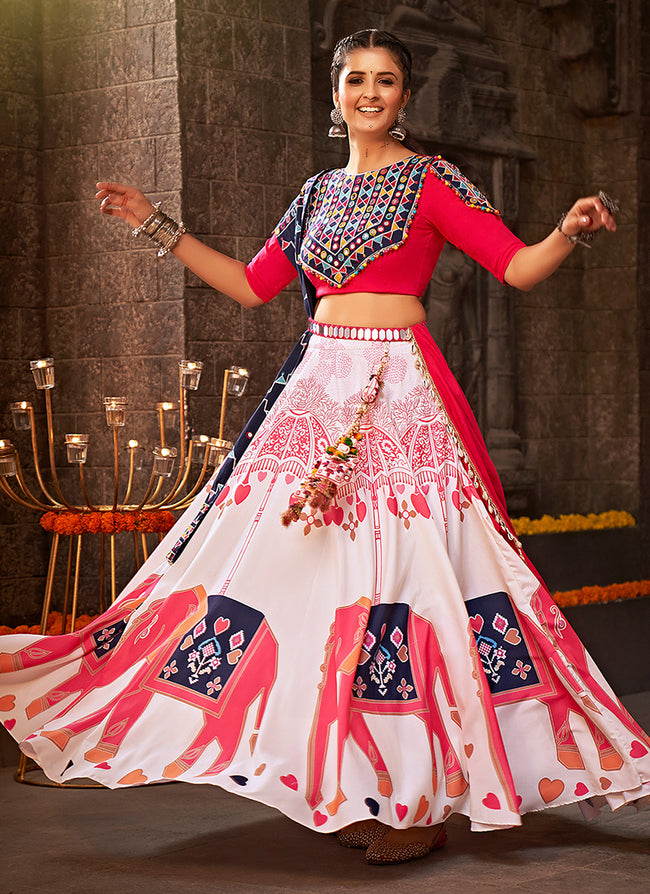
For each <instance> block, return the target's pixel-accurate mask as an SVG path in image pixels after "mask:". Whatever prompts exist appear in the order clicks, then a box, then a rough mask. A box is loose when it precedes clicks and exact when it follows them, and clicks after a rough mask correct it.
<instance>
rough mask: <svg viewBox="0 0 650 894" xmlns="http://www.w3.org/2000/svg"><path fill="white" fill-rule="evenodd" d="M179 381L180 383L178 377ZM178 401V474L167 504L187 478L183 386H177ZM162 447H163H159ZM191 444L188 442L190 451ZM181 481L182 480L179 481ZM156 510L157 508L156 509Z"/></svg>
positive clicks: (167, 498)
mask: <svg viewBox="0 0 650 894" xmlns="http://www.w3.org/2000/svg"><path fill="white" fill-rule="evenodd" d="M179 381H182V380H181V379H180V376H179ZM179 391H180V394H179V400H178V412H179V414H180V415H179V422H178V431H179V438H178V439H179V441H180V456H179V459H178V472H177V473H176V480H175V481H174V484H173V487H172V489H171V490H170V491H169V493H168V494H167V497H166V498H165V502H169V501H170V500H174V499H176V496H177V494H178V493H179V491H180V489H181V488H182V486H183V484H184V482H185V479H186V478H187V474H186V469H185V456H186V450H185V390H184V389H183V385H182V384H180V385H179ZM161 446H163V445H161ZM191 447H192V444H191V442H190V449H191ZM188 469H189V463H188ZM181 479H182V480H181ZM156 508H158V507H156Z"/></svg>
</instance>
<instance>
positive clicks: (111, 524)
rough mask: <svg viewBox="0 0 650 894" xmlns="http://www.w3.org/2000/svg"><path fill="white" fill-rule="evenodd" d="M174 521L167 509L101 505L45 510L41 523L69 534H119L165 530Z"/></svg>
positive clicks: (45, 527) (50, 529)
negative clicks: (97, 508) (91, 508)
mask: <svg viewBox="0 0 650 894" xmlns="http://www.w3.org/2000/svg"><path fill="white" fill-rule="evenodd" d="M173 525H174V516H173V515H172V513H171V512H169V511H168V510H153V509H142V510H141V511H140V512H137V511H136V510H134V509H127V510H124V511H122V510H115V511H113V510H111V509H102V510H100V511H97V512H71V511H69V510H60V511H58V512H45V513H43V515H42V516H41V527H43V528H44V529H45V530H46V531H49V532H51V533H56V534H62V535H64V536H66V537H72V536H73V535H75V534H97V533H99V532H100V531H101V532H102V533H103V534H119V533H120V532H121V531H138V532H140V533H142V534H166V533H167V531H169V529H170V528H172V527H173Z"/></svg>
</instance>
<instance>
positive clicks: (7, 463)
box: [0, 439, 16, 478]
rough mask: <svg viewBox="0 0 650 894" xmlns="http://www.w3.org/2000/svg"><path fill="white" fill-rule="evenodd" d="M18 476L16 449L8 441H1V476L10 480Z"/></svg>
mask: <svg viewBox="0 0 650 894" xmlns="http://www.w3.org/2000/svg"><path fill="white" fill-rule="evenodd" d="M15 474H16V448H15V447H14V445H13V444H12V443H11V441H7V440H6V439H4V440H0V476H2V477H3V478H8V477H9V476H10V475H15Z"/></svg>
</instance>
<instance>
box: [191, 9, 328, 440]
mask: <svg viewBox="0 0 650 894" xmlns="http://www.w3.org/2000/svg"><path fill="white" fill-rule="evenodd" d="M178 6H179V62H180V87H179V94H180V110H181V118H182V139H183V172H184V192H183V214H184V218H185V221H186V222H187V224H188V226H189V228H190V230H191V231H192V232H193V233H195V234H196V235H197V236H198V237H199V238H200V239H202V240H203V241H205V242H207V243H208V244H209V245H212V246H213V247H214V248H217V249H220V250H222V251H224V252H226V253H227V254H229V255H231V256H232V257H235V258H238V259H239V260H242V261H249V260H250V258H251V257H252V256H253V255H254V254H255V252H256V251H257V250H258V249H259V248H261V246H262V244H263V242H264V240H265V239H266V237H267V236H268V235H269V233H270V232H271V231H272V229H273V227H274V226H275V224H276V223H277V221H278V220H279V218H280V217H281V215H282V214H283V212H284V210H285V209H286V207H287V206H288V205H289V203H290V202H291V200H292V199H293V198H294V196H295V195H296V193H297V191H298V190H299V188H300V186H301V185H302V183H303V181H304V180H305V179H306V178H307V177H308V176H309V175H310V174H311V173H312V171H313V159H312V140H311V104H310V95H311V93H310V90H311V72H310V20H309V4H308V3H307V2H306V0H303V2H299V3H291V4H288V3H283V2H280V0H261V2H260V0H248V2H242V0H224V2H220V3H218V4H214V3H212V4H211V3H205V2H202V0H183V2H182V3H179V4H178ZM185 302H186V325H187V353H188V356H191V357H192V359H195V360H201V361H203V363H204V364H205V368H204V374H203V378H202V381H201V387H200V390H199V392H198V393H197V395H196V397H193V399H192V424H193V427H194V428H195V429H197V430H200V431H202V432H205V433H206V434H209V435H216V434H217V430H216V429H217V427H218V420H219V409H220V402H221V388H222V379H223V371H224V369H225V368H226V367H228V366H233V365H235V366H244V367H247V368H249V369H250V371H251V380H250V383H249V388H248V391H247V393H246V395H245V397H244V398H242V399H241V400H239V401H237V402H231V403H230V404H229V409H228V416H227V421H226V428H225V432H224V434H225V436H226V437H228V438H231V439H232V438H234V437H236V435H237V434H238V433H239V431H240V430H241V428H242V427H243V425H244V423H245V422H246V419H248V417H249V416H250V414H251V413H252V411H253V409H254V408H255V406H256V405H257V403H259V399H260V397H261V396H262V395H263V394H264V393H265V391H266V389H267V387H268V386H269V384H270V382H271V381H272V380H273V377H274V375H275V373H276V372H277V370H278V369H279V367H280V366H281V365H282V363H283V361H284V359H285V357H286V355H287V354H288V352H289V349H290V348H291V346H292V345H293V343H294V342H295V340H296V338H297V337H298V335H299V334H300V333H301V332H302V331H303V330H304V327H305V319H304V310H303V305H302V300H301V298H300V295H299V292H298V290H297V286H296V285H295V284H294V285H293V286H292V288H291V289H290V290H289V291H288V292H287V293H286V294H283V295H281V296H279V297H277V298H276V299H275V300H274V301H273V302H272V303H271V304H269V305H268V306H266V307H262V308H256V309H254V310H245V309H243V308H241V307H240V306H239V305H237V304H235V303H234V302H233V301H232V300H231V299H230V298H227V297H226V296H225V295H219V294H215V292H214V291H213V290H210V289H208V288H206V286H205V284H204V283H202V282H201V281H200V280H199V279H197V278H196V277H194V276H192V275H191V274H188V275H187V278H186V291H185Z"/></svg>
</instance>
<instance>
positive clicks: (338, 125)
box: [327, 108, 348, 140]
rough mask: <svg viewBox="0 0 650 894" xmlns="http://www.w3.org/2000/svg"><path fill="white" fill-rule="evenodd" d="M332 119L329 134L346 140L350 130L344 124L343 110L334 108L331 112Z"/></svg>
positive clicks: (337, 138)
mask: <svg viewBox="0 0 650 894" xmlns="http://www.w3.org/2000/svg"><path fill="white" fill-rule="evenodd" d="M330 119H331V121H332V126H331V127H330V129H329V131H328V133H327V136H328V137H332V138H333V139H335V140H344V139H345V138H346V137H347V135H348V132H347V130H346V129H345V125H344V124H343V112H342V111H341V110H340V109H339V108H334V109H332V111H331V112H330Z"/></svg>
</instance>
